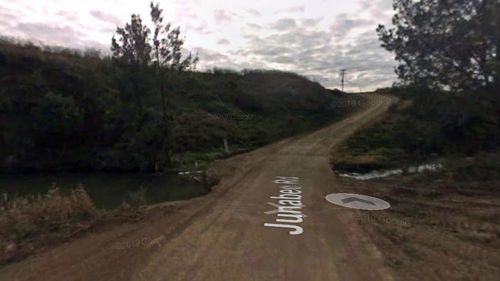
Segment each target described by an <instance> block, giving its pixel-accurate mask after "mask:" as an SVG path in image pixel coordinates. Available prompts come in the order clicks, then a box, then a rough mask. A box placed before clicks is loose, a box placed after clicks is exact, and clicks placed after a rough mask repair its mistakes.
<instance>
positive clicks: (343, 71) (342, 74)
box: [340, 69, 347, 92]
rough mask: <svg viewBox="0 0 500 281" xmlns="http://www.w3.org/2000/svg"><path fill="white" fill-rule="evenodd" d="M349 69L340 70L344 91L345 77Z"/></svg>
mask: <svg viewBox="0 0 500 281" xmlns="http://www.w3.org/2000/svg"><path fill="white" fill-rule="evenodd" d="M346 70H347V69H341V70H340V81H341V82H342V92H343V91H344V77H345V72H346Z"/></svg>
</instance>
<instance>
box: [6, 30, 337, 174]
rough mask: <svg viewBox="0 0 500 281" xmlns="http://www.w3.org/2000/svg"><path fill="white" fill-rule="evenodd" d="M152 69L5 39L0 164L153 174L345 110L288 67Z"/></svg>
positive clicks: (334, 94)
mask: <svg viewBox="0 0 500 281" xmlns="http://www.w3.org/2000/svg"><path fill="white" fill-rule="evenodd" d="M155 71H156V70H155V68H154V66H151V65H149V66H148V65H146V66H140V67H124V66H123V65H119V64H117V63H115V62H114V61H113V60H112V59H111V58H101V57H100V56H97V55H96V54H93V53H92V52H86V53H83V54H82V53H79V52H76V51H72V50H66V49H57V48H49V47H39V46H34V45H32V44H16V43H13V42H11V41H9V40H3V41H1V42H0V132H1V133H0V170H1V171H3V172H6V171H28V170H31V171H37V170H120V171H125V170H143V171H152V170H158V169H163V168H167V167H171V166H172V165H175V164H176V163H174V162H175V161H176V159H181V158H182V156H181V155H183V154H184V153H186V152H209V151H214V150H221V149H222V147H223V139H227V140H228V141H229V144H230V147H231V148H234V147H237V148H249V147H254V146H257V145H262V144H265V143H268V142H270V141H272V140H276V139H278V138H281V137H285V136H289V135H292V134H296V133H299V132H303V131H305V130H310V129H313V128H316V127H318V126H321V125H323V124H325V123H327V122H330V121H332V120H333V119H335V118H338V117H340V116H342V115H343V114H345V113H346V112H345V111H346V108H343V107H340V106H337V105H339V104H342V103H343V101H344V100H345V99H346V96H345V95H343V94H341V93H339V92H334V91H329V90H326V89H324V88H323V87H322V86H321V85H319V84H318V83H314V82H311V81H309V80H307V79H306V78H304V77H301V76H298V75H296V74H292V73H285V72H277V71H243V72H241V73H240V72H233V71H222V70H214V71H212V72H194V71H183V72H181V71H175V70H169V71H168V72H166V75H165V76H164V79H163V82H161V83H160V81H159V79H158V76H157V75H155ZM160 84H161V85H165V86H164V87H165V89H164V91H165V92H166V93H167V100H166V102H165V103H162V101H161V95H160V94H159V89H160V87H159V85H160ZM138 98H139V99H138ZM138 103H139V106H138ZM163 104H165V106H166V107H167V109H166V111H167V112H168V115H167V116H166V118H168V119H169V120H168V122H167V123H166V124H169V125H168V128H164V124H165V123H164V122H162V120H163V116H162V110H163V109H162V105H163ZM165 139H166V140H168V142H167V143H168V147H167V148H166V149H165V148H164V147H163V145H162V143H161V141H162V140H165Z"/></svg>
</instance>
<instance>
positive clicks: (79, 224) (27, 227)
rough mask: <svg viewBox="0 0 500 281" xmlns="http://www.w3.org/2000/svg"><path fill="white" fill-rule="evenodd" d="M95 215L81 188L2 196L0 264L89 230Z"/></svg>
mask: <svg viewBox="0 0 500 281" xmlns="http://www.w3.org/2000/svg"><path fill="white" fill-rule="evenodd" d="M99 214H100V213H99V211H98V210H97V209H96V208H95V206H94V204H93V202H92V199H90V197H89V195H88V194H87V192H86V191H85V189H84V188H83V187H78V188H76V189H74V190H71V191H69V192H66V193H63V192H62V191H61V190H60V189H59V188H57V186H53V187H52V188H51V189H50V190H49V192H48V193H46V194H44V195H31V196H26V197H16V198H12V199H11V198H8V196H7V195H6V194H4V195H3V197H2V198H1V202H0V247H1V249H2V251H1V252H0V254H1V255H0V264H2V263H4V262H7V261H11V260H14V259H19V258H22V257H24V256H26V255H28V254H29V253H31V252H32V251H33V250H34V248H35V247H40V246H43V245H41V244H43V243H48V242H50V241H51V240H56V239H65V238H68V237H71V236H72V235H75V234H76V233H78V232H80V231H82V230H84V229H87V228H89V227H90V226H91V225H92V223H93V222H94V221H95V220H96V218H97V217H98V216H99Z"/></svg>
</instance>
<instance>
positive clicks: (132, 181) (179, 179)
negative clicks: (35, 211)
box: [0, 173, 207, 209]
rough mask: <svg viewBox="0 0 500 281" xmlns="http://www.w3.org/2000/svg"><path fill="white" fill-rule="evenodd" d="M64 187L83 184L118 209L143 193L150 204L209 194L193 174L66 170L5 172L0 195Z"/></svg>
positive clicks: (93, 195) (99, 204)
mask: <svg viewBox="0 0 500 281" xmlns="http://www.w3.org/2000/svg"><path fill="white" fill-rule="evenodd" d="M54 184H55V185H57V186H58V187H60V188H61V189H62V190H69V189H72V188H76V187H77V186H78V185H80V184H81V185H83V187H84V188H85V190H86V191H87V193H88V194H89V195H90V197H91V198H92V199H93V201H94V203H95V204H96V206H97V207H99V208H104V209H113V208H117V207H118V206H120V205H121V204H122V202H128V203H131V202H132V201H133V200H134V199H133V198H137V194H138V193H143V194H144V196H143V197H144V198H145V200H146V203H147V204H154V203H159V202H164V201H174V200H182V199H188V198H191V197H196V196H200V195H203V194H206V192H207V189H206V188H205V187H204V186H203V185H202V184H200V183H197V182H196V181H194V180H192V178H191V176H189V175H152V174H138V173H133V174H128V173H125V174H124V173H122V174H109V173H66V174H35V175H1V174H0V194H3V193H7V194H8V196H9V197H11V196H26V195H30V194H43V193H46V192H47V191H48V190H49V188H50V187H51V186H52V185H54Z"/></svg>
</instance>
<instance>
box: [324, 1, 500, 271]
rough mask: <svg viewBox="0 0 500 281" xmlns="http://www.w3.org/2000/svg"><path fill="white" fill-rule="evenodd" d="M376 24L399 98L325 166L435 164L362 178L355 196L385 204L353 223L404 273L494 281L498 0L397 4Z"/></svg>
mask: <svg viewBox="0 0 500 281" xmlns="http://www.w3.org/2000/svg"><path fill="white" fill-rule="evenodd" d="M394 3H395V5H394V8H395V11H396V14H395V16H394V18H393V23H394V25H395V26H394V27H393V28H389V29H387V28H386V27H383V26H379V28H378V29H377V30H378V32H379V37H380V39H381V41H382V42H383V46H384V47H385V48H386V49H387V50H389V51H391V52H394V53H395V54H396V59H397V60H399V61H400V65H399V67H398V68H397V73H398V75H399V78H400V82H399V85H397V86H395V87H392V88H387V89H380V90H378V91H377V93H379V94H388V95H395V96H397V97H399V102H398V103H397V104H395V105H393V106H392V108H391V109H390V110H389V111H388V112H387V114H386V115H385V116H384V117H383V119H381V120H378V121H379V122H377V123H375V124H372V126H370V127H369V128H366V129H364V130H362V131H360V132H358V133H357V134H355V135H354V136H352V137H351V138H350V139H349V140H348V141H347V142H346V143H345V145H344V146H343V147H341V148H340V150H339V151H338V152H336V154H335V156H336V157H335V158H334V159H333V160H332V167H333V169H335V170H337V171H341V172H358V173H364V172H369V171H373V170H384V169H394V168H401V169H405V168H407V167H408V166H415V165H419V164H429V163H439V164H441V165H442V169H440V170H438V171H434V172H425V173H413V174H403V175H402V176H401V175H400V176H391V177H387V178H384V179H376V180H370V184H367V183H366V182H362V181H354V180H347V179H342V182H343V183H344V184H345V186H346V187H347V188H349V190H350V191H351V192H355V193H363V194H370V195H372V196H376V197H379V198H383V199H384V200H387V201H388V202H390V204H391V208H390V209H387V210H386V211H384V212H371V213H370V214H367V213H362V212H358V211H355V212H356V215H357V217H356V216H355V217H356V218H357V219H358V220H359V221H360V224H361V225H362V226H363V228H364V229H365V230H366V231H367V233H369V236H370V237H372V238H371V239H372V241H373V242H374V243H375V244H376V246H377V247H378V249H379V250H380V251H381V252H382V253H383V255H384V257H385V259H386V263H387V265H388V266H390V267H391V268H392V269H393V271H394V272H395V273H396V276H398V279H401V280H422V279H425V280H442V279H447V280H497V279H498V276H499V272H500V268H499V264H500V255H499V253H500V244H499V243H498V237H499V236H500V228H499V225H498V220H499V218H498V214H499V213H500V193H499V192H500V190H499V187H500V167H499V165H498V163H500V154H499V150H498V148H499V147H498V145H499V141H500V114H499V113H500V107H499V101H500V100H499V99H500V96H499V93H500V63H499V62H500V61H499V58H500V41H499V40H498V39H499V38H500V35H499V31H500V21H499V18H498V17H497V16H496V15H497V14H498V11H499V10H500V6H499V3H498V1H487V0H485V1H436V0H426V1H417V2H415V1H405V0H397V1H395V2H394Z"/></svg>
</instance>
